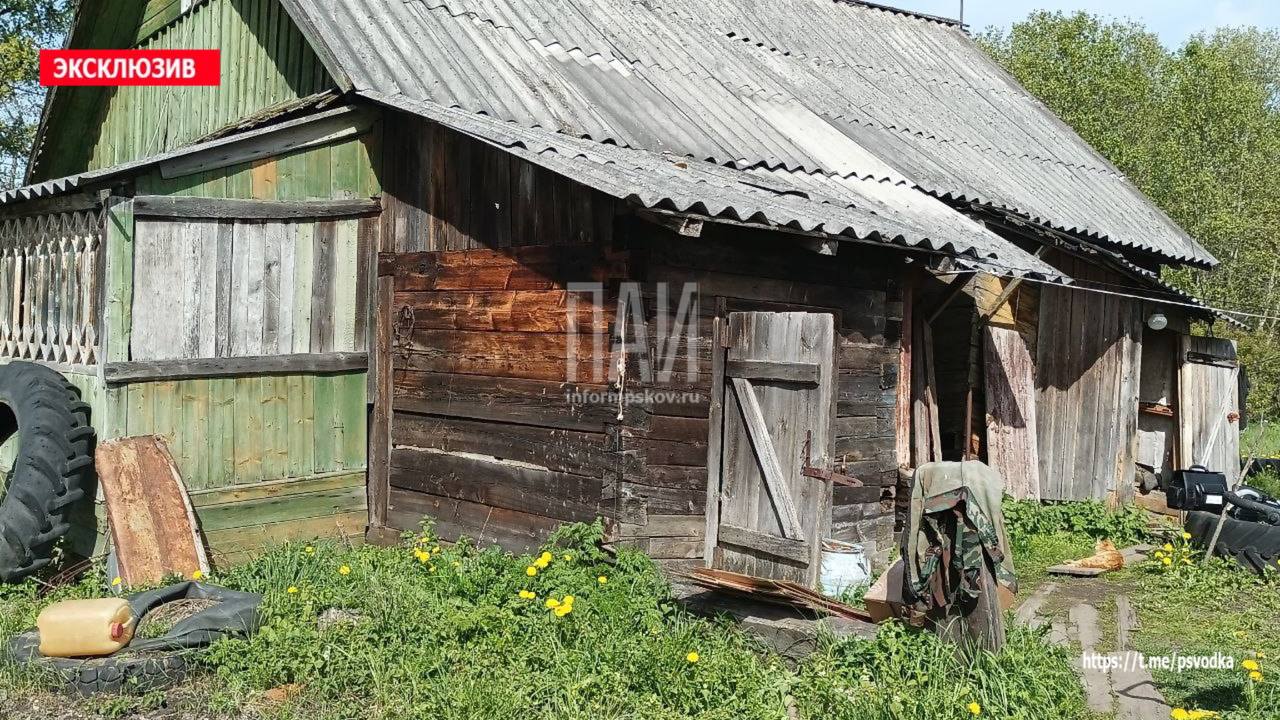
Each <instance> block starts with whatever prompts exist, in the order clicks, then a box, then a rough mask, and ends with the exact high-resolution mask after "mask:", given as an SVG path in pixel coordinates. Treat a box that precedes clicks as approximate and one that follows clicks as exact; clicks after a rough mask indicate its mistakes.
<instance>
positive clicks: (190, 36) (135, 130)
mask: <svg viewBox="0 0 1280 720" xmlns="http://www.w3.org/2000/svg"><path fill="white" fill-rule="evenodd" d="M178 11H179V3H178V2H177V0H172V1H170V0H153V2H151V3H150V4H149V5H148V7H147V9H146V10H145V11H144V12H143V19H142V24H141V25H140V27H139V32H138V36H139V39H138V41H137V45H136V47H139V48H145V49H151V50H168V49H181V48H192V49H201V48H220V49H221V50H222V83H221V85H219V86H217V87H121V88H115V89H113V90H112V91H111V93H110V94H109V95H107V98H106V100H105V107H104V108H103V109H102V111H101V116H100V118H101V122H100V126H99V128H98V132H97V136H96V137H97V139H96V142H95V143H94V144H93V149H92V151H91V154H90V156H89V161H88V166H89V168H91V169H96V168H103V167H111V166H114V165H119V164H121V163H125V162H129V161H131V160H136V159H138V158H142V157H146V156H148V155H154V154H157V153H160V152H163V151H165V150H170V149H173V148H175V147H179V146H181V145H185V144H188V143H190V142H191V141H193V140H196V139H198V138H201V137H203V136H205V135H208V134H209V133H211V132H213V131H215V130H218V129H220V128H223V127H226V126H227V125H229V124H231V123H233V122H236V121H238V120H241V119H243V118H246V117H249V116H252V115H254V114H255V113H258V112H259V111H262V110H264V109H267V108H271V107H273V106H278V105H281V104H286V103H288V102H290V101H293V100H297V99H298V98H302V97H306V96H308V95H312V94H315V93H318V92H322V91H324V90H328V89H330V88H332V87H333V86H334V83H333V81H332V79H331V78H330V77H329V75H328V72H327V71H326V70H325V69H324V66H323V64H322V63H321V62H320V60H319V59H318V58H317V57H316V55H315V53H314V52H313V51H312V50H311V48H310V46H309V45H308V44H307V42H306V40H305V39H304V38H303V36H302V33H301V32H300V31H299V30H298V28H297V26H295V25H294V24H293V21H292V20H291V19H290V18H289V17H288V14H287V13H286V12H285V10H284V9H283V8H282V7H281V6H280V3H279V2H277V0H208V2H204V3H201V4H198V5H196V6H195V7H194V8H193V9H192V10H191V11H190V12H188V13H186V14H185V15H180V14H179V12H178ZM72 150H74V149H69V152H70V151H72ZM75 154H76V153H74V152H71V156H74V155H75ZM60 155H61V152H59V151H57V150H55V159H54V160H53V162H52V164H53V165H54V166H56V167H57V168H58V169H59V170H60V171H62V172H64V173H70V172H75V171H77V170H81V169H84V168H74V167H70V166H69V164H68V161H62V162H60V161H59V160H58V158H57V156H60Z"/></svg>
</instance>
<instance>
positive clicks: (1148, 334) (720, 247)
mask: <svg viewBox="0 0 1280 720" xmlns="http://www.w3.org/2000/svg"><path fill="white" fill-rule="evenodd" d="M69 46H70V47H74V48H140V49H170V48H219V49H221V51H222V65H223V79H222V84H221V85H220V86H218V87H192V88H184V87H167V88H166V87H121V88H90V87H83V88H58V89H56V90H54V91H53V92H51V93H50V96H49V99H48V102H47V105H46V108H45V113H44V117H43V120H42V123H41V131H40V135H39V139H38V142H37V145H36V147H35V150H34V153H33V156H32V159H31V165H30V170H29V183H30V184H29V185H28V186H26V187H24V188H20V189H17V190H14V191H9V192H7V193H5V194H4V195H3V196H2V197H0V201H2V202H0V286H2V287H3V288H5V292H3V293H2V294H0V358H4V359H7V360H33V361H37V362H42V363H46V364H49V365H51V366H53V367H55V368H56V369H58V370H59V371H61V372H63V373H64V374H66V375H67V377H69V378H71V379H72V380H73V382H74V383H75V385H76V386H77V387H79V388H80V389H81V391H82V394H83V396H84V398H85V399H86V400H88V401H89V402H90V404H91V405H92V407H93V423H94V426H95V428H96V430H97V433H98V437H99V439H107V438H113V437H120V436H127V435H137V434H158V435H162V436H164V437H165V438H166V440H167V441H168V444H169V446H170V448H171V450H172V452H173V454H174V456H175V459H176V461H177V464H178V466H179V468H180V470H181V472H182V474H183V477H184V479H185V481H186V484H187V486H188V488H189V489H190V490H191V494H192V504H193V506H194V508H195V512H196V515H197V516H198V518H199V521H200V524H201V527H202V530H203V532H204V535H205V538H206V540H207V542H208V544H209V546H210V548H211V550H212V553H213V556H214V558H215V559H216V560H221V561H223V562H226V561H231V560H235V559H237V558H239V557H242V556H243V555H244V554H246V553H249V552H252V551H253V550H255V549H257V548H260V547H262V546H265V545H269V544H271V543H274V542H279V541H282V540H284V539H288V538H296V537H311V536H315V535H323V534H335V533H339V532H343V533H346V534H348V535H350V534H361V533H366V532H367V534H368V536H369V537H370V538H373V539H384V538H388V537H392V536H395V535H396V534H398V533H399V532H400V531H401V530H405V529H413V528H416V527H417V526H418V524H419V523H420V522H421V521H422V520H423V518H424V517H426V518H431V519H432V520H434V522H435V524H436V528H437V531H438V532H440V533H441V534H442V535H443V536H445V537H446V538H457V537H461V536H469V537H472V538H476V539H478V540H479V541H481V542H482V543H487V542H491V541H492V542H498V543H501V544H502V545H504V546H508V547H513V548H517V547H527V546H530V545H532V544H534V543H536V542H538V541H539V540H540V539H541V538H543V537H545V535H546V534H547V533H548V532H549V531H551V530H552V529H553V528H555V527H556V526H557V525H559V524H561V523H565V522H571V521H589V520H593V519H595V518H603V519H604V521H605V523H606V527H607V529H608V533H609V535H610V537H611V538H612V539H614V540H616V541H618V542H625V543H629V544H632V545H636V546H639V547H641V548H643V549H645V550H647V551H648V552H649V553H650V554H651V555H652V556H654V557H655V558H658V559H660V560H663V561H669V562H672V563H701V562H705V563H707V564H714V565H716V566H717V567H724V568H729V569H736V570H740V571H744V572H748V573H752V574H757V575H765V576H774V577H784V578H792V579H798V580H802V581H806V582H811V581H812V580H813V579H814V578H815V577H816V573H817V572H818V558H819V556H820V553H821V551H822V547H823V542H824V541H825V540H827V539H833V540H842V541H852V542H858V543H861V544H863V546H864V547H865V549H866V551H867V552H868V553H869V554H870V555H871V556H873V557H874V558H876V559H877V560H883V559H884V558H885V557H886V556H887V555H888V553H889V551H890V548H891V547H892V545H893V538H894V530H895V521H896V515H895V500H896V499H897V498H898V497H901V496H902V493H903V491H904V488H905V487H906V486H905V485H904V483H905V482H906V481H907V480H906V478H909V472H907V471H908V470H909V469H910V468H912V467H914V466H915V465H917V464H919V463H921V462H925V461H928V460H933V459H941V458H948V459H950V458H959V457H978V458H983V459H987V460H989V461H990V462H991V463H992V464H993V465H995V466H996V467H997V468H999V469H1001V470H1002V472H1003V473H1004V474H1005V478H1006V482H1007V483H1008V485H1009V487H1010V488H1011V490H1013V491H1014V492H1016V493H1017V494H1019V495H1023V496H1030V497H1043V498H1047V499H1070V498H1083V497H1094V498H1112V499H1114V500H1116V501H1123V500H1125V499H1126V498H1128V497H1129V496H1131V495H1132V488H1133V487H1134V486H1135V473H1136V470H1135V468H1136V467H1137V466H1138V464H1139V463H1146V464H1147V465H1148V466H1149V467H1152V468H1153V469H1154V470H1156V471H1157V472H1158V471H1161V470H1165V469H1167V468H1169V467H1173V466H1183V465H1187V464H1190V462H1192V461H1193V460H1194V461H1199V457H1198V455H1197V448H1198V447H1200V446H1201V445H1203V444H1204V443H1205V440H1204V435H1205V434H1206V432H1208V431H1206V430H1204V428H1205V427H1210V426H1212V425H1213V424H1214V423H1213V417H1211V415H1213V414H1214V413H1217V412H1218V411H1217V409H1216V408H1218V405H1215V404H1214V403H1216V402H1218V400H1217V399H1213V398H1212V396H1214V395H1215V393H1216V394H1222V393H1221V388H1219V387H1217V386H1216V385H1215V383H1216V384H1217V385H1222V386H1224V387H1225V386H1226V385H1232V386H1233V387H1234V380H1235V377H1236V376H1235V372H1236V371H1234V370H1228V369H1226V368H1225V367H1224V366H1228V365H1229V366H1234V360H1233V358H1227V357H1226V354H1224V353H1225V351H1224V350H1223V349H1222V348H1219V347H1218V345H1219V344H1220V341H1213V340H1212V339H1204V338H1191V337H1188V336H1186V333H1187V332H1189V323H1190V322H1191V321H1194V320H1204V319H1212V317H1213V316H1212V315H1211V314H1209V312H1208V311H1207V310H1206V309H1204V308H1203V307H1202V306H1200V305H1198V303H1196V302H1195V301H1194V300H1193V299H1191V298H1187V297H1185V296H1181V295H1178V294H1176V293H1174V292H1173V291H1172V290H1171V289H1170V288H1167V287H1165V286H1163V285H1162V284H1161V283H1160V282H1159V280H1158V277H1157V273H1158V271H1159V269H1160V267H1162V266H1165V265H1190V266H1195V267H1209V266H1211V265H1212V264H1213V263H1214V262H1215V261H1214V259H1213V257H1212V256H1211V255H1209V254H1208V253H1207V252H1206V251H1205V250H1204V249H1203V248H1201V247H1200V246H1199V245H1198V244H1197V243H1196V242H1195V241H1194V240H1193V239H1191V238H1189V237H1188V236H1187V235H1186V233H1185V232H1183V231H1182V230H1181V229H1180V228H1178V227H1177V226H1176V225H1174V224H1173V223H1172V222H1171V221H1170V220H1169V219H1168V218H1167V217H1165V216H1164V215H1163V214H1162V213H1160V211H1159V210H1158V209H1156V208H1155V207H1154V206H1153V205H1152V204H1151V203H1150V202H1149V201H1148V200H1147V199H1146V198H1145V197H1143V196H1142V195H1141V194H1140V193H1139V192H1138V191H1137V190H1136V189H1134V188H1133V186H1132V185H1131V184H1130V183H1129V182H1128V181H1127V180H1126V179H1125V178H1124V177H1123V176H1122V175H1121V174H1120V173H1119V172H1118V171H1116V170H1115V168H1113V167H1112V166H1111V165H1110V164H1108V163H1107V162H1106V161H1105V160H1104V159H1103V158H1101V157H1100V156H1099V155H1097V153H1095V152H1094V151H1093V150H1092V149H1090V148H1089V147H1088V146H1087V145H1086V144H1085V143H1084V142H1083V141H1082V140H1081V139H1080V138H1079V137H1078V136H1076V135H1075V134H1074V133H1073V132H1072V131H1071V130H1069V129H1068V128H1067V127H1066V126H1064V125H1063V124H1062V123H1061V122H1060V121H1058V120H1057V119H1056V118H1055V117H1053V116H1052V114H1051V113H1049V112H1048V111H1047V110H1046V109H1045V108H1044V107H1043V106H1042V105H1041V104H1040V103H1039V102H1038V101H1036V100H1035V99H1034V98H1032V97H1031V96H1030V95H1028V93H1027V92H1026V91H1025V90H1023V89H1022V88H1021V87H1020V86H1018V84H1017V83H1016V82H1015V81H1013V80H1012V79H1011V78H1010V77H1009V76H1008V75H1006V74H1005V73H1004V72H1003V71H1002V70H1001V69H1000V68H999V67H998V66H996V65H995V64H994V63H992V62H991V61H990V60H989V59H988V58H987V57H986V56H985V55H984V54H983V53H982V52H981V50H980V49H979V48H978V47H977V46H976V45H975V44H974V43H973V42H972V41H971V39H970V38H969V37H968V36H967V35H966V34H965V32H964V31H963V29H962V28H961V27H959V26H958V25H957V24H955V23H953V22H950V21H947V20H943V19H939V18H932V17H927V16H921V15H914V14H910V13H905V12H900V11H894V10H890V9H886V8H882V7H880V6H877V5H874V4H872V3H864V2H855V1H843V0H780V1H779V2H771V3H767V4H758V3H752V4H751V10H750V12H744V11H743V8H742V7H738V6H737V4H736V3H732V2H728V3H726V2H720V1H718V0H717V1H714V2H713V0H671V2H664V3H639V2H633V1H632V0H594V1H593V2H579V1H578V0H496V1H495V0H488V1H482V0H408V1H405V0H359V1H357V0H326V1H325V2H320V1H319V0H181V1H180V0H124V1H122V0H115V1H114V2H112V3H110V4H109V7H108V3H107V2H105V0H82V1H81V3H80V5H79V11H78V15H77V20H76V24H75V29H74V31H73V32H72V33H71V35H70V37H69ZM1108 293H1110V294H1108ZM1161 313H1162V314H1163V315H1162V317H1164V318H1166V320H1167V328H1168V329H1166V330H1160V331H1157V330H1152V329H1151V328H1152V327H1155V326H1156V325H1159V323H1158V322H1154V321H1153V320H1152V317H1153V316H1154V315H1156V314H1161ZM1211 346H1212V347H1211ZM1144 347H1145V348H1146V350H1145V351H1144ZM1192 353H1197V355H1195V358H1196V359H1195V360H1192V359H1191V358H1192ZM1203 357H1211V358H1214V359H1212V360H1211V361H1210V362H1208V363H1207V364H1206V363H1203V362H1201V360H1202V359H1203ZM1219 371H1222V372H1225V373H1226V375H1225V376H1221V375H1222V373H1220V372H1219ZM1228 412H1238V408H1237V407H1235V406H1234V405H1233V406H1231V408H1230V409H1229V410H1228ZM1218 414H1219V415H1220V414H1221V413H1218ZM1233 427H1235V426H1234V425H1233ZM1197 433H1199V434H1197ZM1222 446H1223V447H1225V446H1226V444H1225V443H1223V445H1222ZM105 543H106V534H105V533H104V516H103V513H102V511H101V510H100V509H99V510H97V511H96V512H95V510H94V508H92V507H88V506H86V507H85V508H84V510H83V512H81V513H80V514H79V521H78V524H77V527H76V529H75V530H74V532H73V536H72V538H71V546H72V548H73V549H75V550H76V551H77V552H80V553H82V554H90V553H93V552H100V551H101V550H102V549H103V547H104V545H105Z"/></svg>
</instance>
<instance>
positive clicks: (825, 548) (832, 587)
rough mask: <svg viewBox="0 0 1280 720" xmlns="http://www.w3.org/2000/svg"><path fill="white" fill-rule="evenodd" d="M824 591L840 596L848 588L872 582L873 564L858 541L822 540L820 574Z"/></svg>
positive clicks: (827, 593) (819, 580)
mask: <svg viewBox="0 0 1280 720" xmlns="http://www.w3.org/2000/svg"><path fill="white" fill-rule="evenodd" d="M818 582H819V584H820V585H821V586H822V592H823V593H825V594H826V595H828V596H830V597H838V596H839V595H840V594H841V593H843V592H844V591H846V590H849V589H852V588H856V587H859V586H863V585H869V584H870V583H871V564H870V563H869V562H868V561H867V555H866V551H865V550H864V549H863V547H862V546H861V545H859V544H857V543H847V542H840V541H839V540H823V541H822V572H821V574H820V575H819V576H818Z"/></svg>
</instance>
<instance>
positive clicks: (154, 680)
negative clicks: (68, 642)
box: [9, 630, 198, 695]
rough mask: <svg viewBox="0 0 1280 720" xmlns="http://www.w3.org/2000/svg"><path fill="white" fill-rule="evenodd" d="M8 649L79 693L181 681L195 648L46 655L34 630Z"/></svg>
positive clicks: (146, 688) (150, 687)
mask: <svg viewBox="0 0 1280 720" xmlns="http://www.w3.org/2000/svg"><path fill="white" fill-rule="evenodd" d="M9 651H10V653H11V654H12V656H13V658H14V659H15V660H17V661H18V662H19V663H22V664H24V665H28V666H30V667H34V668H37V669H40V670H43V671H45V672H48V673H49V674H50V675H51V676H52V677H53V679H54V680H55V681H56V682H57V684H59V685H61V686H64V687H66V688H67V689H70V690H73V691H74V692H76V693H78V694H80V695H93V694H95V693H119V692H121V691H128V692H140V693H141V692H148V691H151V690H160V689H163V688H167V687H170V686H171V685H174V684H176V683H178V682H181V681H182V680H183V679H185V678H186V676H187V661H188V660H189V659H190V658H191V657H192V656H193V655H194V654H195V653H196V652H198V650H195V649H192V648H181V649H177V650H165V651H150V652H140V653H131V652H129V650H128V649H127V648H126V649H125V650H122V651H120V652H118V653H116V654H114V655H109V656H107V657H101V658H84V659H78V658H49V657H44V656H43V655H41V654H40V634H39V633H38V632H36V631H35V630H30V631H28V632H24V633H22V634H20V635H15V636H14V637H13V639H11V640H10V641H9Z"/></svg>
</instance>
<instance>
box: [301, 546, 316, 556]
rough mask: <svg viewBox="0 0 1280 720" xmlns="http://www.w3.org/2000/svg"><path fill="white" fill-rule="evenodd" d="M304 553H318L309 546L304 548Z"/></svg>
mask: <svg viewBox="0 0 1280 720" xmlns="http://www.w3.org/2000/svg"><path fill="white" fill-rule="evenodd" d="M303 552H305V553H306V554H308V555H314V554H315V553H316V549H315V548H313V547H311V546H310V545H308V546H306V547H305V548H303Z"/></svg>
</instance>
